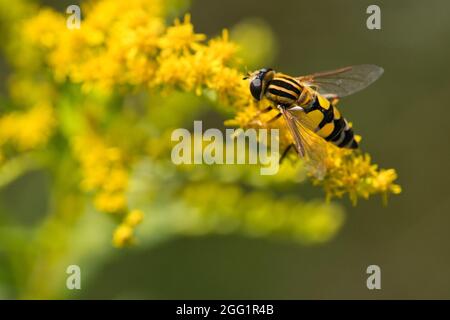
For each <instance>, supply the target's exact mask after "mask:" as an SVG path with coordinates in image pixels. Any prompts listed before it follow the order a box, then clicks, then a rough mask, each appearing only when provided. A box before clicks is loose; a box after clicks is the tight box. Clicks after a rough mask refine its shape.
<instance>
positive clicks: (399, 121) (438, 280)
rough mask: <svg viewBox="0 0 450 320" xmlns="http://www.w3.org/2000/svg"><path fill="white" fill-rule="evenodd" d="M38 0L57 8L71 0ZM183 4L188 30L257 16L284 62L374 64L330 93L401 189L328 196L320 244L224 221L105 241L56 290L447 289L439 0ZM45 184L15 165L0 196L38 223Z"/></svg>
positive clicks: (319, 66)
mask: <svg viewBox="0 0 450 320" xmlns="http://www.w3.org/2000/svg"><path fill="white" fill-rule="evenodd" d="M56 2H57V4H56ZM43 3H46V4H49V5H53V6H55V7H56V8H58V9H59V10H61V11H62V10H64V8H65V7H66V6H67V5H68V4H73V2H71V1H53V2H52V1H43ZM371 4H377V5H379V6H380V7H381V19H382V29H381V30H373V31H372V30H368V29H367V28H366V19H367V17H368V15H367V14H366V8H367V7H368V6H369V5H371ZM190 12H191V13H192V21H193V24H194V25H195V26H196V31H197V32H201V33H205V34H207V35H210V36H213V35H217V34H219V33H220V32H221V30H222V28H224V27H232V26H234V25H236V24H239V23H242V22H245V21H249V20H248V19H259V20H260V21H262V22H261V23H263V24H266V25H267V26H268V27H270V29H272V31H273V33H274V38H275V40H276V46H277V48H278V50H277V52H276V55H275V56H274V59H273V61H271V63H270V66H271V67H273V68H275V69H276V70H280V71H283V72H285V73H288V74H292V75H297V74H298V75H300V74H307V73H311V72H316V71H321V70H328V69H333V68H337V67H341V66H346V65H352V64H360V63H373V64H377V65H380V66H382V67H383V68H384V69H385V74H384V75H383V77H382V78H381V79H380V80H379V81H378V82H377V83H376V84H374V85H373V86H371V87H370V88H368V89H366V90H364V91H363V92H361V93H358V94H356V95H354V96H351V97H348V98H345V99H343V100H342V101H341V102H340V105H341V110H342V111H343V112H344V114H345V115H346V117H348V118H349V119H350V120H351V121H352V122H353V124H354V127H355V130H356V131H357V132H358V133H359V134H361V135H362V137H363V143H362V148H363V149H364V150H366V151H369V152H370V153H371V155H372V157H373V159H374V161H375V162H376V163H378V164H379V165H380V166H382V167H393V168H396V170H397V172H398V174H399V183H400V184H401V185H402V187H403V192H402V194H400V195H399V196H393V197H391V198H390V201H389V205H388V206H387V207H383V206H382V204H381V201H379V199H378V198H377V197H374V198H371V199H370V200H369V201H364V200H361V201H360V202H359V204H358V206H356V207H353V206H351V204H350V203H349V201H347V200H339V202H340V203H342V204H343V205H344V206H345V207H346V211H347V218H346V222H345V224H344V227H343V228H342V229H341V230H340V232H339V233H338V235H337V236H336V237H335V238H334V239H332V240H331V241H329V242H327V243H325V244H321V245H314V246H299V245H296V244H292V243H290V242H284V241H281V240H279V241H277V240H270V239H268V240H263V239H249V238H244V237H239V236H230V235H229V236H204V237H184V238H177V239H175V240H171V241H168V242H162V243H161V244H159V245H158V246H153V245H152V246H150V247H148V246H145V245H144V244H142V245H138V246H136V247H133V248H130V249H125V250H114V251H113V252H112V253H111V254H109V255H108V256H107V257H106V258H105V259H103V260H101V263H99V265H97V266H96V267H95V268H92V269H89V268H88V269H87V271H86V273H87V274H83V281H82V288H83V289H82V290H81V291H75V292H69V293H66V297H68V298H88V299H91V298H102V299H110V298H138V299H174V298H182V299H188V298H190V299H195V298H211V299H215V298H223V299H226V298H234V299H239V298H247V299H314V298H320V299H326V298H331V299H346V298H358V299H382V298H384V299H394V298H414V299H416V298H426V299H430V298H447V299H449V298H450V273H449V270H450V245H449V244H450V232H449V231H450V198H449V197H448V194H449V187H448V185H447V183H448V181H449V179H450V170H449V169H448V162H449V160H450V157H449V150H448V149H449V148H448V139H449V137H450V128H449V126H448V119H449V118H450V108H449V105H448V104H449V101H450V80H449V78H448V74H449V72H450V63H449V57H450V19H449V16H448V14H449V12H450V3H449V2H448V1H444V0H442V1H427V2H423V1H417V0H415V1H406V0H404V1H376V3H373V2H372V1H365V0H364V1H348V0H347V1H339V2H338V1H333V0H328V1H304V0H302V1H300V0H280V1H276V2H273V1H265V0H246V1H238V0H228V1H218V0H214V1H206V0H203V1H202V0H197V1H193V2H192V6H191V9H190ZM254 50H264V49H263V48H254ZM261 67H264V65H261ZM0 68H1V77H0V79H1V80H2V81H3V80H4V78H5V75H6V72H7V70H6V66H5V65H4V64H3V63H2V65H1V66H0ZM48 184H49V180H48V177H47V176H46V175H45V174H42V173H39V172H37V173H31V174H27V175H26V176H24V177H22V178H20V179H19V180H17V181H15V182H14V183H12V184H10V185H8V186H7V187H6V188H3V189H2V190H1V192H0V210H2V211H8V210H14V211H15V212H16V213H17V216H16V217H15V218H16V220H17V223H19V224H22V225H28V226H33V225H36V224H38V223H39V221H40V219H42V218H43V215H44V213H45V212H46V206H47V205H48V203H47V200H46V198H47V197H46V189H47V188H48ZM302 190H303V189H302ZM308 192H310V193H311V194H310V195H309V196H310V197H317V196H321V194H320V193H319V192H316V191H308ZM30 213H32V214H30ZM99 219H100V218H99ZM106 236H107V235H106ZM93 250H97V247H95V246H93ZM100 258H101V254H99V259H100ZM1 259H2V258H1V256H0V263H2V262H1V261H2V260H1ZM74 263H76V261H74ZM371 264H376V265H379V266H380V267H381V272H382V289H381V290H372V291H370V290H368V289H367V288H366V278H367V275H366V273H365V270H366V268H367V266H369V265H371ZM81 267H82V270H83V265H81ZM84 270H86V269H84ZM87 278H88V279H89V281H84V279H87ZM1 280H2V279H0V281H1Z"/></svg>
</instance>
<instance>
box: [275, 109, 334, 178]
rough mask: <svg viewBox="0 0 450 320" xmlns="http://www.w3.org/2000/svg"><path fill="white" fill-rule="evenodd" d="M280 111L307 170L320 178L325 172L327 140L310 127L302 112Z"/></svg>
mask: <svg viewBox="0 0 450 320" xmlns="http://www.w3.org/2000/svg"><path fill="white" fill-rule="evenodd" d="M282 113H283V116H284V118H285V120H286V123H287V126H288V128H289V131H290V132H291V134H292V136H293V138H294V145H295V147H296V150H297V152H298V153H299V155H300V156H301V157H303V158H304V159H305V163H306V167H307V170H308V171H309V172H310V173H312V174H313V175H314V176H316V177H317V178H318V179H322V178H323V177H324V176H325V173H326V161H325V160H326V157H327V154H328V150H327V148H328V147H329V146H328V145H327V143H328V142H326V141H325V140H324V139H323V138H321V137H320V136H318V135H317V134H315V133H314V132H313V131H312V130H311V129H310V128H311V127H312V124H309V121H310V120H309V119H308V118H307V117H306V115H305V114H304V113H303V112H295V113H293V112H292V111H289V110H283V111H282ZM330 147H332V146H330Z"/></svg>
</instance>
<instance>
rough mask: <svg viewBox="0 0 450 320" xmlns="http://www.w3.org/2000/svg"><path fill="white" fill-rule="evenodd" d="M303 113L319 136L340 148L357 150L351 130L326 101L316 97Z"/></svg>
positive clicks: (335, 108)
mask: <svg viewBox="0 0 450 320" xmlns="http://www.w3.org/2000/svg"><path fill="white" fill-rule="evenodd" d="M305 112H306V115H307V116H308V118H309V119H310V120H311V122H312V124H313V126H314V128H312V129H313V130H314V131H315V132H316V133H317V134H318V135H319V136H321V137H322V138H324V139H325V140H327V141H329V142H331V143H333V144H335V145H336V146H338V147H340V148H349V149H356V148H358V143H357V142H356V140H355V137H354V133H353V130H352V128H351V127H350V125H349V124H348V122H347V120H346V119H345V118H344V117H342V115H341V113H340V112H339V110H338V109H337V107H336V106H334V105H333V104H332V103H330V101H329V100H328V99H326V98H324V97H322V96H320V95H317V96H316V97H315V98H314V101H313V102H312V104H311V107H309V108H308V109H307V110H305Z"/></svg>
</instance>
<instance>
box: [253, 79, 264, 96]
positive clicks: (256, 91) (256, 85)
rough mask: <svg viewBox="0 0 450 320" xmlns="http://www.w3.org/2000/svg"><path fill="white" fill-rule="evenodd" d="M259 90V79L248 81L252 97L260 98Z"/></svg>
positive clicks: (260, 85)
mask: <svg viewBox="0 0 450 320" xmlns="http://www.w3.org/2000/svg"><path fill="white" fill-rule="evenodd" d="M261 90H262V83H261V79H258V78H255V79H253V80H252V82H250V92H251V93H252V96H253V98H255V99H256V100H261Z"/></svg>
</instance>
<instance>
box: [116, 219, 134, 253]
mask: <svg viewBox="0 0 450 320" xmlns="http://www.w3.org/2000/svg"><path fill="white" fill-rule="evenodd" d="M112 241H113V244H114V246H115V247H117V248H122V247H124V246H126V245H130V244H132V243H133V242H134V235H133V228H132V227H130V226H128V225H124V224H121V225H119V226H118V227H117V228H116V230H115V231H114V235H113V240H112Z"/></svg>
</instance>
